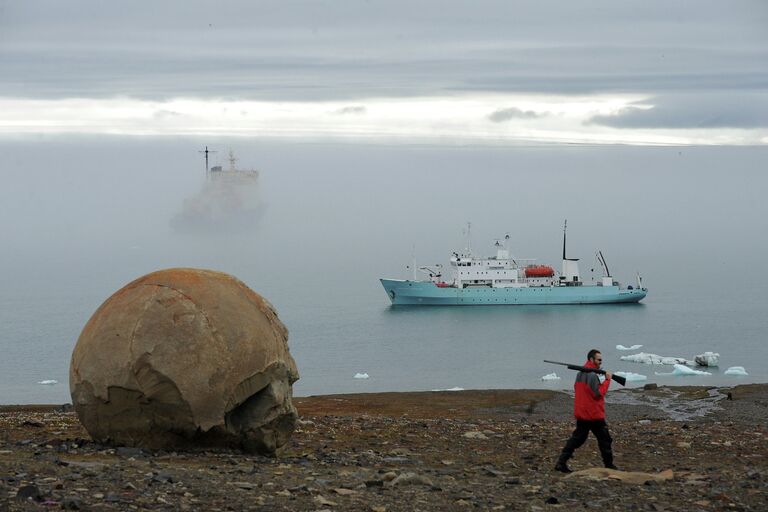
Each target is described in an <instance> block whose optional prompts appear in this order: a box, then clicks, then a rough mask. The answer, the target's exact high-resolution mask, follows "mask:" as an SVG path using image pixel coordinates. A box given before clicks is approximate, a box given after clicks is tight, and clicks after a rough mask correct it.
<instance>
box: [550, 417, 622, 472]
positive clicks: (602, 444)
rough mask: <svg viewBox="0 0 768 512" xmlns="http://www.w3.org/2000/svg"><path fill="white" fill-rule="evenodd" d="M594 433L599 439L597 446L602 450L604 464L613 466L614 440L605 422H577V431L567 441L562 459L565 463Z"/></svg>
mask: <svg viewBox="0 0 768 512" xmlns="http://www.w3.org/2000/svg"><path fill="white" fill-rule="evenodd" d="M590 432H592V433H593V434H594V435H595V437H596V438H597V446H598V447H599V448H600V455H602V457H603V464H605V465H606V466H610V465H612V464H613V451H612V450H611V444H612V443H613V439H612V438H611V434H610V433H609V432H608V425H606V424H605V420H596V421H586V420H576V430H574V431H573V434H571V438H570V439H568V441H566V443H565V446H564V447H563V452H562V454H560V459H561V460H562V461H563V462H565V461H567V460H568V459H570V458H571V457H572V456H573V452H574V451H575V450H576V449H577V448H579V447H580V446H581V445H583V444H584V442H585V441H586V440H587V437H589V433H590Z"/></svg>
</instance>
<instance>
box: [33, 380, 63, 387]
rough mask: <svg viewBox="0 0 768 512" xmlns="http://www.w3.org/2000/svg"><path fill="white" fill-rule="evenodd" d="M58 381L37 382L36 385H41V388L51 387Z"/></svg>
mask: <svg viewBox="0 0 768 512" xmlns="http://www.w3.org/2000/svg"><path fill="white" fill-rule="evenodd" d="M58 383H59V381H57V380H41V381H40V382H38V384H42V385H43V386H53V385H54V384H58Z"/></svg>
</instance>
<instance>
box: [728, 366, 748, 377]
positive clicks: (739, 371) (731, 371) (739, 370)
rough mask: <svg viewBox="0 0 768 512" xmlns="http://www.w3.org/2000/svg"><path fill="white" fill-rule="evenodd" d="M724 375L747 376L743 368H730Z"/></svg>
mask: <svg viewBox="0 0 768 512" xmlns="http://www.w3.org/2000/svg"><path fill="white" fill-rule="evenodd" d="M725 374H726V375H749V374H748V373H747V370H745V369H744V367H743V366H731V367H730V368H728V369H727V370H725Z"/></svg>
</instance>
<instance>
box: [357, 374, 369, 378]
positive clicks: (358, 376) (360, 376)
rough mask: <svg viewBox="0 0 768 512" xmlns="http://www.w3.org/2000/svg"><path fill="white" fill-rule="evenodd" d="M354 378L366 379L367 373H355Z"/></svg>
mask: <svg viewBox="0 0 768 512" xmlns="http://www.w3.org/2000/svg"><path fill="white" fill-rule="evenodd" d="M355 378H356V379H367V378H368V374H367V373H356V374H355Z"/></svg>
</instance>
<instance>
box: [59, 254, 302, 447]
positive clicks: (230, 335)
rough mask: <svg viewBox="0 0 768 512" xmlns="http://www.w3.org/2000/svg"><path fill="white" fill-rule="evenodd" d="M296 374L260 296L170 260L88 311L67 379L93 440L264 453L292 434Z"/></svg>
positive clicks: (281, 329)
mask: <svg viewBox="0 0 768 512" xmlns="http://www.w3.org/2000/svg"><path fill="white" fill-rule="evenodd" d="M298 378H299V373H298V370H297V369H296V363H295V362H294V360H293V358H292V357H291V354H290V352H289V350H288V331H287V329H286V328H285V326H284V325H283V324H282V322H281V321H280V320H279V319H278V317H277V313H276V312H275V310H274V308H273V307H272V305H271V304H270V303H269V302H267V300H265V299H264V298H263V297H261V296H260V295H258V294H257V293H255V292H254V291H253V290H251V289H250V288H248V287H247V286H246V285H245V284H243V283H242V282H241V281H239V280H237V279H235V278H234V277H232V276H230V275H227V274H224V273H221V272H214V271H210V270H199V269H189V268H178V269H168V270H161V271H158V272H153V273H151V274H148V275H146V276H144V277H141V278H139V279H137V280H135V281H133V282H131V283H129V284H128V285H126V286H125V287H123V288H122V289H120V290H118V291H117V292H116V293H115V294H114V295H112V296H111V297H110V298H109V299H107V300H106V301H105V302H104V304H102V305H101V306H100V307H99V309H98V310H96V312H95V313H94V314H93V316H92V317H91V319H90V320H89V321H88V323H87V324H86V326H85V328H84V329H83V332H82V333H81V334H80V338H79V339H78V341H77V345H76V346H75V349H74V352H73V354H72V362H71V366H70V374H69V384H70V391H71V394H72V402H73V404H74V407H75V410H76V412H77V415H78V417H79V419H80V421H81V422H82V424H83V426H84V427H85V428H86V430H88V432H89V434H91V436H92V437H93V438H94V440H96V441H98V442H102V443H109V444H114V445H123V446H135V447H143V448H152V449H170V448H181V447H185V446H218V447H230V448H240V449H244V450H246V451H249V452H257V453H261V454H267V455H270V454H274V453H276V452H277V451H279V450H280V449H281V448H282V447H283V446H284V445H285V444H286V443H287V442H288V439H289V438H290V435H291V433H292V432H293V430H294V427H295V424H296V419H297V413H296V409H295V407H294V406H293V404H292V401H291V394H292V387H291V386H292V384H293V383H294V382H295V381H296V380H298Z"/></svg>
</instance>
